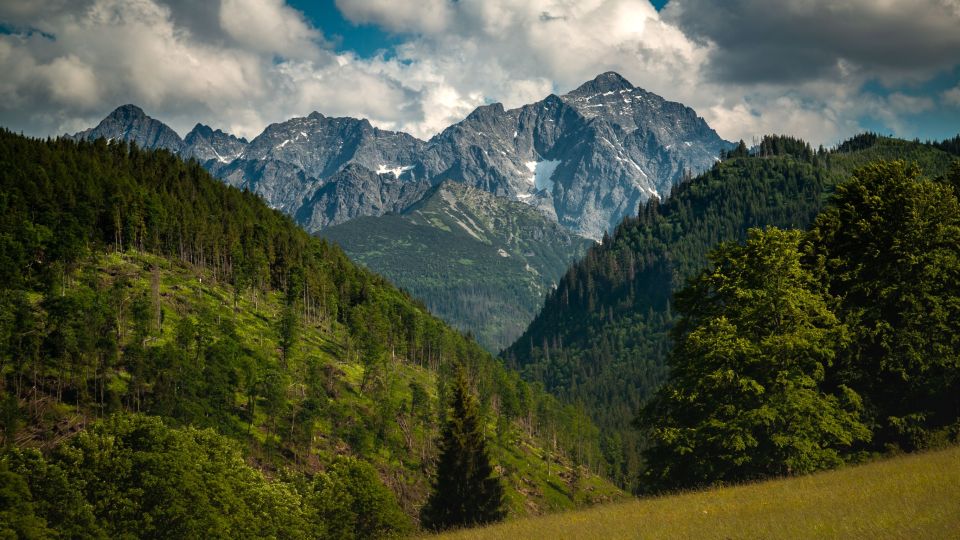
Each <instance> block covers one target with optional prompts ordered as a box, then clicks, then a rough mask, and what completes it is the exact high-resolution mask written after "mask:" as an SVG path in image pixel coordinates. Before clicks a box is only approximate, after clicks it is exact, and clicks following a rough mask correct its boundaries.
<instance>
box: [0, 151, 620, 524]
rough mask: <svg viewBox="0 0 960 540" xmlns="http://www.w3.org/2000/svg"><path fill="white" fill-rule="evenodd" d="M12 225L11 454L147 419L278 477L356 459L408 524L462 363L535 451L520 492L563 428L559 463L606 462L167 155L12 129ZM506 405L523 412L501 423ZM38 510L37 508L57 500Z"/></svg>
mask: <svg viewBox="0 0 960 540" xmlns="http://www.w3.org/2000/svg"><path fill="white" fill-rule="evenodd" d="M0 209H2V211H3V214H2V215H0V242H3V246H4V247H5V248H9V249H5V250H4V251H3V252H2V253H0V274H3V276H6V277H8V278H9V279H7V280H6V281H3V282H0V403H2V407H0V413H2V414H0V419H2V421H3V425H2V428H3V429H2V433H3V437H4V439H3V441H4V444H6V445H11V444H12V443H13V442H14V441H19V443H20V444H22V445H29V446H36V447H41V448H44V449H45V450H49V449H50V448H52V447H54V446H56V445H57V444H58V443H59V442H60V441H61V440H62V439H64V438H69V437H73V436H75V435H76V433H77V432H78V431H81V430H82V429H83V427H84V426H85V425H88V424H89V423H91V422H92V421H93V420H94V419H96V418H104V417H107V416H109V415H110V414H111V413H115V412H116V413H121V414H122V413H123V412H140V413H144V414H149V415H153V416H156V417H160V418H163V420H164V422H166V423H167V424H168V425H172V426H187V425H189V426H196V427H197V428H210V429H213V430H215V431H216V432H217V433H218V434H220V435H222V436H225V437H227V438H229V439H230V440H231V441H233V442H232V443H231V444H234V445H236V448H238V449H239V451H240V452H242V455H243V456H244V457H245V458H246V459H247V460H249V462H250V463H253V464H255V465H256V466H257V468H259V469H263V470H266V471H270V473H271V475H272V474H273V473H274V472H275V471H276V472H277V473H278V474H287V473H288V472H289V474H296V473H303V474H306V475H308V476H311V477H313V476H316V475H318V474H320V473H321V472H322V471H324V470H326V469H329V468H330V467H331V466H332V465H331V464H333V463H335V462H336V460H337V456H338V455H342V454H347V455H350V456H353V457H355V458H356V459H358V460H360V461H362V462H365V463H369V464H371V465H372V466H373V467H374V468H375V469H376V471H377V474H378V475H379V476H380V478H381V479H382V480H383V482H384V483H385V484H384V485H386V486H388V489H390V490H391V491H392V492H393V493H395V494H396V497H397V499H398V502H399V504H400V505H401V507H402V508H403V510H404V511H405V512H406V514H407V515H411V516H412V515H414V514H415V512H416V509H417V508H418V507H419V506H420V505H421V504H422V503H423V500H424V499H425V497H426V492H427V489H428V483H429V482H428V478H427V474H426V472H425V471H426V470H427V467H428V464H429V463H431V462H432V461H433V460H434V459H435V455H436V449H435V447H434V443H433V441H434V440H435V438H436V435H437V434H438V433H439V422H438V420H437V418H436V415H435V411H436V410H437V409H438V396H437V395H436V393H435V392H434V389H435V388H437V387H438V383H439V386H440V387H443V386H445V385H446V384H447V383H446V382H445V381H446V379H447V378H449V377H451V375H452V366H454V365H466V366H469V368H470V370H471V372H472V373H473V374H474V378H475V381H476V383H477V390H478V391H479V399H480V406H481V414H482V416H481V418H482V419H483V421H484V422H489V423H492V422H493V420H492V419H493V418H494V417H495V416H496V415H498V414H499V415H500V416H501V417H503V422H504V423H505V425H504V429H503V430H502V438H500V439H498V440H497V445H498V446H497V447H496V449H495V451H496V452H503V451H504V450H503V449H504V448H505V445H507V444H508V443H509V444H523V445H525V446H524V448H525V450H524V452H522V453H521V454H520V456H519V458H518V459H517V465H516V470H515V471H514V472H516V473H517V474H518V476H519V475H524V474H536V475H539V474H540V472H539V471H538V469H537V465H538V464H539V463H538V462H537V459H538V458H537V454H536V449H537V448H538V447H539V446H541V445H543V444H545V443H544V442H543V440H544V439H545V437H546V435H545V433H546V432H547V427H548V426H549V429H550V430H551V433H552V432H554V431H555V432H556V433H557V434H558V435H557V439H558V441H559V451H560V452H568V451H571V449H573V448H574V447H575V445H579V446H581V447H582V448H583V449H584V451H583V452H582V453H580V454H577V455H578V456H582V460H583V462H584V463H588V462H589V460H591V459H594V458H595V456H596V455H597V454H596V453H595V452H592V451H591V449H592V448H595V447H596V446H597V443H596V438H595V428H594V430H593V431H591V430H589V429H579V430H578V431H574V426H577V425H585V424H586V425H588V424H589V421H587V420H586V419H585V417H584V415H583V414H582V413H579V414H571V411H569V410H566V409H565V408H564V407H562V406H561V405H560V404H559V403H558V402H557V401H556V400H555V399H554V398H552V397H551V396H549V395H548V394H546V393H545V392H543V391H542V389H538V388H535V387H531V386H529V385H528V384H527V383H525V382H523V381H522V380H520V379H519V377H517V376H516V374H513V373H509V372H508V371H507V370H506V369H505V368H504V367H503V366H502V364H501V363H500V362H499V361H498V360H496V359H494V358H493V357H491V356H490V355H489V353H487V352H485V351H484V350H483V349H482V348H481V347H480V346H479V345H477V344H476V343H475V342H473V341H471V340H469V339H467V338H465V337H464V336H462V335H460V334H459V333H457V332H456V331H454V330H452V329H450V328H449V327H448V326H446V325H445V324H444V323H442V322H441V321H439V320H438V319H436V318H434V317H432V316H431V315H430V314H429V313H427V311H426V310H425V308H424V307H423V306H422V305H420V304H418V303H416V302H414V301H412V300H411V299H410V297H409V296H407V295H406V294H405V293H403V292H401V291H399V290H397V289H396V288H394V287H393V286H391V285H390V284H389V283H387V282H386V281H385V280H384V279H383V278H381V277H379V276H376V275H374V274H372V273H370V272H368V271H366V270H363V269H360V268H358V267H356V266H355V265H353V264H352V263H351V262H350V261H349V260H348V259H347V258H346V256H345V255H344V254H343V252H342V251H340V250H339V249H338V248H336V247H333V246H331V245H329V244H327V243H326V242H324V241H322V240H319V239H315V238H312V237H310V236H309V235H307V234H306V233H305V232H303V231H302V230H300V229H298V228H296V227H295V226H294V225H293V224H292V222H290V220H289V219H287V218H285V217H284V216H282V215H281V214H280V213H278V212H275V211H273V210H270V209H268V208H267V207H266V206H265V205H264V204H263V202H262V201H261V200H259V199H258V198H257V197H255V196H253V195H251V194H249V193H245V192H242V191H239V190H237V189H234V188H231V187H227V186H225V185H223V184H222V183H220V182H218V181H216V180H214V179H212V178H210V177H209V176H208V175H207V174H206V173H205V172H203V170H202V169H200V168H199V167H195V166H194V165H193V164H190V163H183V162H181V161H179V160H177V159H176V158H175V157H173V156H171V155H169V154H168V153H166V152H163V151H158V152H144V151H141V150H139V149H137V148H134V147H130V146H126V145H122V144H114V143H111V144H106V143H104V142H102V141H101V142H97V143H74V142H70V141H64V140H57V141H38V140H31V139H26V138H23V137H20V136H16V135H13V134H10V133H8V132H0ZM501 396H526V401H525V402H524V406H522V407H513V406H511V407H510V408H507V409H503V408H501V407H500V406H499V404H500V403H501V402H502V401H504V400H503V399H501ZM506 402H510V399H509V398H508V399H507V400H506ZM591 428H592V426H591ZM589 437H594V438H589ZM171 440H178V439H176V437H174V438H173V439H171ZM185 444H186V443H185ZM124 459H126V458H124ZM130 459H134V457H131V458H130ZM157 459H161V458H160V457H157ZM51 463H54V462H51ZM84 463H87V464H89V465H90V466H91V467H92V466H94V465H95V464H96V462H95V461H89V462H84ZM54 465H56V466H57V467H63V466H64V465H63V464H62V463H60V462H59V461H58V462H56V463H54ZM83 467H86V465H83ZM64 471H66V469H64ZM285 471H286V472H285ZM531 471H536V473H531ZM64 474H67V473H66V472H65V473H64ZM70 474H73V473H70ZM78 474H79V473H78ZM191 474H192V473H191ZM237 474H238V475H240V477H241V478H242V477H243V475H242V474H240V473H237ZM244 474H245V473H244ZM194 476H195V475H194ZM537 478H538V479H539V476H538V477H537ZM249 479H250V481H251V482H254V484H256V478H255V477H249ZM197 481H198V482H200V480H197ZM204 482H205V481H204ZM601 484H602V483H601ZM201 485H205V484H203V482H201ZM298 485H299V484H298ZM602 485H603V490H601V491H602V496H604V497H607V496H609V495H610V493H616V490H615V489H613V488H612V486H609V485H605V484H602ZM161 487H162V486H161ZM78 489H79V488H78ZM104 489H106V488H104ZM171 489H172V488H171ZM251 489H253V488H251ZM271 489H274V488H271ZM277 489H279V488H277ZM283 489H286V488H283ZM38 493H41V492H35V498H34V501H35V502H36V504H38V505H40V506H42V505H43V504H46V503H44V501H46V500H50V501H55V500H58V499H56V498H55V497H53V496H52V493H53V491H50V490H46V491H43V492H42V494H38ZM81 493H86V492H85V491H82V490H81ZM131 493H132V492H131ZM512 493H517V491H516V490H514V491H513V492H512ZM583 496H584V495H583V494H582V493H580V492H575V491H571V493H570V494H569V497H568V498H567V499H566V502H565V504H567V505H568V506H573V505H574V504H575V501H576V500H578V497H583ZM538 497H539V496H538V495H537V494H529V495H526V496H524V498H525V503H529V504H524V505H517V506H516V507H514V508H515V510H518V511H521V512H523V511H530V510H529V508H531V507H533V508H537V507H539V505H540V504H541V499H542V498H538ZM134 498H136V497H134ZM83 500H86V499H85V498H83ZM214 500H216V499H214ZM201 506H202V505H201ZM382 508H384V511H385V512H387V515H388V516H389V514H390V512H389V511H388V510H389V509H388V507H387V506H382ZM121 509H122V508H121ZM119 511H120V510H118V512H119ZM151 511H152V510H151ZM175 511H176V509H170V512H175ZM43 512H46V510H43ZM78 512H79V510H78ZM309 514H310V513H309V511H307V510H304V516H307V517H309ZM76 515H80V514H79V513H78V514H76ZM96 515H97V516H99V515H100V514H99V513H98V514H96ZM118 515H120V516H121V517H123V515H121V514H118ZM173 515H174V514H170V516H173ZM177 516H179V514H177ZM167 517H169V516H167V515H166V514H163V515H159V517H158V519H159V520H161V521H162V520H164V519H167ZM98 519H100V518H99V517H98ZM124 519H126V518H124ZM198 519H199V518H198ZM204 519H206V518H204ZM305 519H306V518H305ZM364 519H378V518H377V516H369V515H364ZM385 519H386V518H385ZM74 521H75V522H76V523H85V522H84V521H82V520H79V518H78V519H77V520H74ZM387 521H388V522H390V523H396V520H394V519H393V518H392V517H390V518H389V519H387ZM197 523H199V524H200V525H203V523H204V522H203V521H202V520H201V521H198V522H197ZM150 526H153V527H159V526H160V525H158V524H156V523H154V524H153V525H150ZM198 526H199V525H198ZM78 527H80V530H86V529H84V527H85V526H84V525H78ZM308 528H309V525H308ZM321 528H322V527H321ZM395 528H397V527H395ZM397 529H398V530H399V528H397ZM318 530H319V529H318ZM358 534H359V533H358Z"/></svg>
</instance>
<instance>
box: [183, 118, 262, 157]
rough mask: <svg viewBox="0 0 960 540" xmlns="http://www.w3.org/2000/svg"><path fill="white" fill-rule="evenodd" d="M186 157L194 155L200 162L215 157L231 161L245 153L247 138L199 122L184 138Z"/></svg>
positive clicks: (184, 153)
mask: <svg viewBox="0 0 960 540" xmlns="http://www.w3.org/2000/svg"><path fill="white" fill-rule="evenodd" d="M183 142H184V148H183V152H182V153H183V156H184V157H194V158H197V159H198V160H199V161H200V162H205V161H207V160H211V159H215V160H217V161H218V162H220V163H230V162H231V161H233V160H234V159H236V158H237V157H238V156H240V154H242V153H243V151H244V149H245V148H246V147H247V144H248V143H247V140H246V139H244V138H242V137H239V138H238V137H235V136H233V135H231V134H229V133H224V132H223V131H222V130H219V129H217V130H216V131H214V129H213V128H211V127H210V126H208V125H205V124H197V125H196V126H194V127H193V129H191V130H190V133H187V136H186V137H184V139H183Z"/></svg>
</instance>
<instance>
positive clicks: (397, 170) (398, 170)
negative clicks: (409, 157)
mask: <svg viewBox="0 0 960 540" xmlns="http://www.w3.org/2000/svg"><path fill="white" fill-rule="evenodd" d="M412 168H413V166H412V165H406V166H403V165H400V166H397V167H390V166H388V165H383V164H380V165H379V166H378V167H377V170H376V173H377V174H392V175H393V177H394V178H400V175H401V174H403V173H405V172H407V171H409V170H410V169H412Z"/></svg>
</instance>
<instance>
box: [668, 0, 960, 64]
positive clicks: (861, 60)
mask: <svg viewBox="0 0 960 540" xmlns="http://www.w3.org/2000/svg"><path fill="white" fill-rule="evenodd" d="M664 16H665V19H666V20H668V21H670V22H672V23H675V24H676V25H677V26H679V27H680V28H681V29H682V30H683V31H684V32H685V33H686V34H687V35H688V36H690V37H691V38H692V39H695V40H697V41H700V42H701V43H708V44H713V45H716V47H714V48H713V50H712V52H711V57H710V67H709V70H708V71H709V74H710V75H711V76H712V77H713V78H716V79H718V80H720V81H724V82H746V83H757V82H785V83H796V82H805V81H809V80H814V79H820V78H824V77H841V76H843V77H849V76H850V75H851V73H850V72H851V71H862V72H864V73H866V74H868V75H870V76H875V77H882V78H884V79H887V80H890V81H894V80H899V79H903V78H921V79H922V78H925V77H928V76H930V75H932V74H933V73H936V72H937V71H939V70H942V69H945V68H949V67H952V66H954V65H956V62H957V53H958V52H960V32H958V31H957V28H958V26H960V12H958V9H957V2H955V1H953V0H916V1H911V2H903V1H900V0H843V1H836V0H804V1H797V2H769V1H766V0H728V1H726V2H723V3H721V4H717V3H716V2H712V1H709V0H677V1H674V2H671V3H669V4H668V5H667V8H666V9H665V10H664Z"/></svg>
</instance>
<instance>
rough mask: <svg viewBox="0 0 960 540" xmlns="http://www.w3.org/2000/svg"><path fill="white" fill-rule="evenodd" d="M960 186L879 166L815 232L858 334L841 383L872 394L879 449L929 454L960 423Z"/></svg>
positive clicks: (818, 260)
mask: <svg viewBox="0 0 960 540" xmlns="http://www.w3.org/2000/svg"><path fill="white" fill-rule="evenodd" d="M956 170H957V167H956V166H955V168H954V171H956ZM954 189H955V188H954V187H953V186H951V185H950V184H949V183H940V182H935V181H932V180H928V179H924V178H922V177H921V171H920V169H919V168H918V167H917V166H916V165H908V164H906V163H904V162H902V161H894V162H879V163H875V164H872V165H869V166H867V167H864V168H862V169H859V170H858V171H856V172H855V173H854V175H853V177H852V178H851V180H850V181H849V182H846V183H844V184H841V185H840V186H838V187H837V190H836V194H835V195H834V198H833V202H832V205H831V207H830V208H829V209H828V210H826V211H825V212H824V213H822V214H821V215H820V216H819V217H818V218H817V220H816V222H815V223H814V225H813V227H812V230H811V233H810V246H809V251H810V259H811V262H812V263H813V264H815V265H816V268H817V270H818V271H819V272H820V274H821V278H822V279H823V281H824V282H825V283H827V284H828V285H829V289H830V292H831V294H833V295H834V296H836V297H837V299H838V309H839V313H841V315H842V317H843V318H844V320H845V322H846V323H847V325H848V326H849V327H850V329H851V331H852V334H853V341H852V343H851V346H850V347H849V348H847V349H846V350H845V351H844V352H843V354H842V356H841V362H840V363H839V364H838V366H837V369H836V370H834V372H833V373H832V375H831V379H832V381H833V382H834V384H836V385H849V386H850V387H852V388H854V389H855V390H856V391H857V392H859V393H860V394H861V395H862V396H863V397H864V399H865V400H866V404H867V408H868V410H869V412H870V420H871V423H872V424H873V425H874V426H875V427H876V434H877V441H876V442H877V443H878V444H893V445H898V446H901V447H903V448H907V449H913V448H917V447H923V446H926V445H927V444H929V442H930V441H929V440H928V437H929V436H931V435H932V433H933V432H935V431H937V430H940V429H943V428H945V427H949V426H951V425H955V424H957V422H958V411H960V363H958V358H960V355H958V351H960V332H958V328H957V321H958V320H960V285H958V283H960V203H958V200H957V195H956V192H955V191H954Z"/></svg>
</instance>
